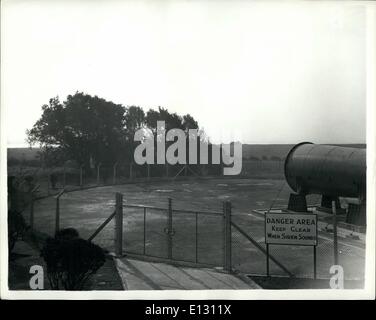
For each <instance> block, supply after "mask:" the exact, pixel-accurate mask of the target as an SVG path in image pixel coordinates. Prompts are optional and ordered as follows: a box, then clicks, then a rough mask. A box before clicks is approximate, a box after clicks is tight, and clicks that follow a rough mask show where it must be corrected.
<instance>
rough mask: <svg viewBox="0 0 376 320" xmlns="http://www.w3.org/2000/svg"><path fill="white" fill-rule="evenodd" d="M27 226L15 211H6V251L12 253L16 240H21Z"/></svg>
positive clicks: (20, 215)
mask: <svg viewBox="0 0 376 320" xmlns="http://www.w3.org/2000/svg"><path fill="white" fill-rule="evenodd" d="M27 229H28V226H27V225H26V222H25V219H24V217H23V216H22V214H21V213H20V212H18V211H15V210H9V211H8V249H9V253H11V252H12V250H13V248H14V245H15V244H16V242H17V240H18V239H20V238H22V237H23V235H24V234H25V232H26V230H27Z"/></svg>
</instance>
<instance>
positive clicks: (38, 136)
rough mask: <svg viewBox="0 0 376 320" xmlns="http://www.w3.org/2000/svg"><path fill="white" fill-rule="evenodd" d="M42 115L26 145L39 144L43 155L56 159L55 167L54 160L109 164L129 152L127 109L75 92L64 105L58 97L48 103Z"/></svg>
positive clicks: (28, 132) (29, 131)
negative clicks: (43, 152) (126, 139)
mask: <svg viewBox="0 0 376 320" xmlns="http://www.w3.org/2000/svg"><path fill="white" fill-rule="evenodd" d="M42 111H43V113H42V116H41V118H40V119H39V120H38V121H37V122H36V123H35V124H34V126H33V128H32V129H31V130H28V131H27V136H28V142H29V143H30V145H33V144H35V143H39V144H40V146H41V147H42V149H43V150H44V151H45V154H46V155H50V157H52V154H53V155H54V156H55V161H54V162H55V163H56V161H57V159H56V156H57V158H58V159H60V160H61V161H63V160H68V159H74V160H76V161H77V162H78V163H81V164H84V165H85V166H89V165H90V162H91V161H92V162H94V164H96V165H97V164H98V163H100V162H101V163H106V164H109V163H114V162H115V161H116V160H117V159H118V158H119V157H121V156H122V153H124V152H127V151H128V152H129V150H127V148H126V141H125V139H124V138H125V135H126V131H125V122H126V108H125V107H123V106H122V105H120V104H115V103H113V102H110V101H106V100H104V99H102V98H98V97H97V96H94V97H92V96H90V95H88V94H84V93H81V92H76V94H74V95H69V96H68V97H67V100H66V101H64V102H63V103H61V102H60V101H59V98H58V97H56V98H53V99H50V101H49V104H48V105H44V106H43V107H42Z"/></svg>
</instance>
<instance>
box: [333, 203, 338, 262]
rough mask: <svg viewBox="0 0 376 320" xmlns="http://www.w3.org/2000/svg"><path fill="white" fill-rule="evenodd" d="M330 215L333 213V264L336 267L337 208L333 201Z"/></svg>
mask: <svg viewBox="0 0 376 320" xmlns="http://www.w3.org/2000/svg"><path fill="white" fill-rule="evenodd" d="M332 213H333V249H334V264H335V265H338V239H337V208H336V202H335V201H332Z"/></svg>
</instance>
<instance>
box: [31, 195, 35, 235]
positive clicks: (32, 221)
mask: <svg viewBox="0 0 376 320" xmlns="http://www.w3.org/2000/svg"><path fill="white" fill-rule="evenodd" d="M30 230H31V232H33V231H34V195H33V194H31V202H30Z"/></svg>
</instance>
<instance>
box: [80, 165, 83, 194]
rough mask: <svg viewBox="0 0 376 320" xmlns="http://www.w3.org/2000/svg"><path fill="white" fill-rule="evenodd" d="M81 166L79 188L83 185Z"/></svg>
mask: <svg viewBox="0 0 376 320" xmlns="http://www.w3.org/2000/svg"><path fill="white" fill-rule="evenodd" d="M82 168H83V166H80V188H81V189H82V187H83V169H82Z"/></svg>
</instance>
